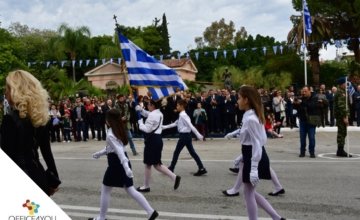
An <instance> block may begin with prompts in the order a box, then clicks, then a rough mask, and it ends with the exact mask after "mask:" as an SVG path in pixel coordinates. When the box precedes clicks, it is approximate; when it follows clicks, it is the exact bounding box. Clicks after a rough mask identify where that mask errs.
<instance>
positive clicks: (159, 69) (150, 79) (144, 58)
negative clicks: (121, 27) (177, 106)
mask: <svg viewBox="0 0 360 220" xmlns="http://www.w3.org/2000/svg"><path fill="white" fill-rule="evenodd" d="M118 36H119V42H120V47H121V51H122V54H123V57H124V60H125V64H126V67H127V70H128V75H129V81H130V85H132V86H147V87H148V89H149V90H150V92H151V93H152V96H153V99H154V100H157V99H160V98H162V97H164V96H169V95H171V94H172V93H175V90H176V88H179V89H180V90H186V89H187V86H186V85H185V83H184V82H183V80H182V79H181V77H180V76H179V75H178V74H177V73H176V72H175V70H173V69H171V68H169V67H168V66H166V65H165V64H163V63H160V62H159V61H158V60H156V59H155V58H154V57H152V56H150V55H149V54H147V53H146V52H145V51H143V50H142V49H141V48H139V47H138V46H136V45H135V44H134V43H133V42H131V41H130V40H128V39H127V38H126V37H124V36H123V35H121V34H120V33H119V32H118Z"/></svg>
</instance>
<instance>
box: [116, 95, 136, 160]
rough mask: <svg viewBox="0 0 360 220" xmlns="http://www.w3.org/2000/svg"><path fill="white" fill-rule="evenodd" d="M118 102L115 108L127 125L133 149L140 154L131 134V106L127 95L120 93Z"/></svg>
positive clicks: (126, 128) (125, 125)
mask: <svg viewBox="0 0 360 220" xmlns="http://www.w3.org/2000/svg"><path fill="white" fill-rule="evenodd" d="M116 98H117V100H118V101H117V102H116V104H115V108H116V109H118V110H119V111H120V114H121V120H122V121H123V124H124V127H125V131H126V134H127V137H128V141H129V145H130V148H131V151H132V153H133V155H134V156H136V155H138V153H137V151H136V148H135V144H134V142H133V140H132V134H131V130H130V128H131V125H130V111H129V106H128V104H127V103H126V97H125V95H122V94H120V95H118V96H117V97H116Z"/></svg>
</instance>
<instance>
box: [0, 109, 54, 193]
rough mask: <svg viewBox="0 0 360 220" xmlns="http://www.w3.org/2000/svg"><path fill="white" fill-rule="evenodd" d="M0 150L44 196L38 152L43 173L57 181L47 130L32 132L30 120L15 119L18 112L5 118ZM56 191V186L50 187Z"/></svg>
mask: <svg viewBox="0 0 360 220" xmlns="http://www.w3.org/2000/svg"><path fill="white" fill-rule="evenodd" d="M0 132H1V136H2V139H1V149H2V150H3V151H4V152H5V153H6V154H7V155H8V156H9V157H10V158H11V159H12V160H13V161H14V162H15V163H16V164H17V165H18V166H19V167H20V168H21V169H22V170H23V171H24V172H25V173H26V174H27V175H28V176H29V177H30V178H31V179H32V180H33V181H34V182H35V183H36V184H37V185H38V186H39V187H40V188H41V189H42V190H43V191H44V192H45V193H46V194H49V187H50V184H49V183H48V181H47V178H46V174H45V170H44V168H43V166H42V165H41V163H40V160H39V153H38V149H39V148H40V151H41V155H42V157H43V158H44V161H45V163H46V166H47V169H48V170H49V171H51V172H52V173H53V174H54V175H55V176H56V177H57V178H58V177H59V176H58V172H57V169H56V165H55V161H54V157H53V154H52V152H51V147H50V139H49V129H48V127H47V126H42V127H39V128H34V126H33V125H32V123H31V121H30V119H28V118H24V119H21V118H19V113H18V111H13V112H11V113H10V114H8V115H5V116H4V118H3V121H2V124H1V128H0ZM51 187H54V188H56V187H57V186H51Z"/></svg>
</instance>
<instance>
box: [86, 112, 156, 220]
mask: <svg viewBox="0 0 360 220" xmlns="http://www.w3.org/2000/svg"><path fill="white" fill-rule="evenodd" d="M106 124H107V125H108V126H109V127H110V128H109V130H108V132H107V137H106V147H105V148H104V149H102V150H101V151H98V152H96V153H94V154H93V157H94V158H95V159H98V158H100V156H102V155H105V154H106V155H107V158H108V168H107V169H106V172H105V175H104V179H103V185H102V188H101V199H100V215H99V216H98V217H96V218H90V219H89V220H104V219H105V216H106V212H107V209H108V207H109V202H110V193H111V190H112V188H113V187H121V188H122V187H124V188H125V191H126V192H127V193H128V194H129V195H130V196H131V197H132V198H133V199H134V200H135V201H136V202H137V203H138V204H139V205H140V206H141V207H142V208H143V209H145V211H146V212H147V214H148V217H149V219H150V220H153V219H156V218H157V217H158V216H159V214H158V213H157V211H156V210H154V209H153V208H152V207H151V206H150V204H149V203H148V201H147V200H146V199H145V197H144V196H143V195H142V194H141V193H139V192H138V191H137V190H136V189H135V187H134V186H133V177H134V175H133V172H132V170H131V164H130V161H129V158H128V156H127V153H126V151H125V146H126V145H127V143H128V139H127V134H126V131H125V129H124V124H123V122H122V120H121V114H120V111H119V110H117V109H111V110H109V111H108V112H107V113H106Z"/></svg>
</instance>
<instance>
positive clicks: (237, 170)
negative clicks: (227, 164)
mask: <svg viewBox="0 0 360 220" xmlns="http://www.w3.org/2000/svg"><path fill="white" fill-rule="evenodd" d="M229 170H230V171H231V172H233V173H239V168H235V167H232V168H229Z"/></svg>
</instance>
